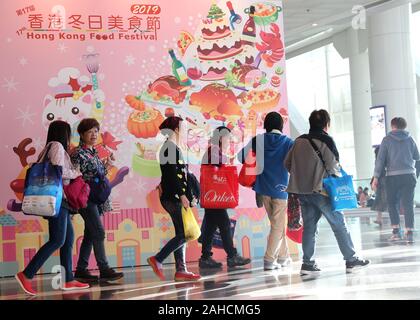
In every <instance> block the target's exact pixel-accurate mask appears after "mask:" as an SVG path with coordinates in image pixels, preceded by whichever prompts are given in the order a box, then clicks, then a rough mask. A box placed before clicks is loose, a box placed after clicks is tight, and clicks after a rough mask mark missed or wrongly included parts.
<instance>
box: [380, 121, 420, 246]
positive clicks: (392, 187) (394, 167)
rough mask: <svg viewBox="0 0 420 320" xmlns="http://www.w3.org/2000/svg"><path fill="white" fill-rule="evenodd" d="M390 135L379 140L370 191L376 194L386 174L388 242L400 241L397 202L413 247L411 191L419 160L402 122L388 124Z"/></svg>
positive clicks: (413, 143) (412, 140)
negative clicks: (380, 141)
mask: <svg viewBox="0 0 420 320" xmlns="http://www.w3.org/2000/svg"><path fill="white" fill-rule="evenodd" d="M391 128H392V131H391V132H390V133H389V134H388V135H387V136H386V137H385V138H384V139H383V140H382V143H381V146H380V148H379V154H378V158H377V159H376V163H375V173H374V179H373V181H372V188H373V189H374V190H376V187H377V185H378V178H379V177H380V174H381V172H382V171H383V170H384V169H385V170H386V180H385V184H386V195H387V199H388V209H389V216H390V219H391V227H392V236H391V238H390V241H400V240H402V232H401V228H400V214H399V208H400V206H399V198H400V197H401V203H402V207H403V209H404V216H405V230H406V240H407V243H409V244H411V243H414V237H413V230H414V208H413V207H414V204H413V202H414V189H415V187H416V182H417V179H416V174H417V172H416V171H417V170H416V169H417V168H416V164H417V163H416V162H417V161H419V160H420V155H419V151H418V149H417V145H416V142H415V141H414V139H413V138H412V137H411V136H410V133H409V132H408V131H406V130H405V129H406V128H407V122H406V121H405V119H404V118H394V119H392V120H391Z"/></svg>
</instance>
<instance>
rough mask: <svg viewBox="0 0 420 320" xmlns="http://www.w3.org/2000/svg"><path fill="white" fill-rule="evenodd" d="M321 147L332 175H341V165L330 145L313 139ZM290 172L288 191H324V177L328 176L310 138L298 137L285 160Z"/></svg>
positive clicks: (307, 192) (304, 192) (310, 192)
mask: <svg viewBox="0 0 420 320" xmlns="http://www.w3.org/2000/svg"><path fill="white" fill-rule="evenodd" d="M312 141H313V142H314V143H315V144H316V146H317V147H318V148H319V150H320V152H321V155H322V158H323V159H324V161H325V165H326V167H327V170H328V173H329V174H330V175H332V174H334V175H340V166H339V163H338V162H337V160H336V159H335V156H334V154H333V153H332V152H331V150H330V149H329V148H328V146H327V145H326V144H325V143H323V142H322V141H320V140H317V139H312ZM284 166H285V167H286V169H287V171H289V173H290V179H289V186H288V187H287V190H286V191H287V192H289V193H296V194H312V193H314V192H316V193H321V192H323V187H322V179H324V178H326V177H327V176H328V174H327V172H326V171H325V168H324V165H323V164H322V162H321V160H320V158H319V157H318V155H317V154H316V152H315V150H314V148H313V147H312V145H311V143H310V142H309V140H307V139H304V138H298V139H296V140H295V143H294V145H293V147H292V149H291V150H290V151H289V153H288V154H287V156H286V159H285V160H284Z"/></svg>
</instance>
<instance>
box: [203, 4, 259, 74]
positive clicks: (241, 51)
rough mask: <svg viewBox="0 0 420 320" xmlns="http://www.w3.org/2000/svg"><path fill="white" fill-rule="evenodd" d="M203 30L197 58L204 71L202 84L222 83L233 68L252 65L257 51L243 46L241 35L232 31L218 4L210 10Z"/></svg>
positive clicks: (204, 21)
mask: <svg viewBox="0 0 420 320" xmlns="http://www.w3.org/2000/svg"><path fill="white" fill-rule="evenodd" d="M200 29H201V36H199V37H198V39H197V57H198V60H199V61H200V64H201V70H202V71H203V75H202V76H201V80H203V81H215V80H223V79H224V77H225V73H226V72H227V71H228V70H229V67H230V66H231V65H233V64H235V63H237V64H252V63H253V61H254V58H253V56H254V53H255V50H254V48H253V47H252V46H244V45H243V44H242V40H241V35H240V34H239V33H237V32H235V31H233V30H231V28H230V26H229V22H228V19H227V18H226V16H225V13H224V12H223V11H222V10H221V9H220V8H219V7H218V6H217V5H216V4H213V5H212V6H211V8H210V10H209V13H208V15H207V19H204V20H203V21H202V24H201V27H200Z"/></svg>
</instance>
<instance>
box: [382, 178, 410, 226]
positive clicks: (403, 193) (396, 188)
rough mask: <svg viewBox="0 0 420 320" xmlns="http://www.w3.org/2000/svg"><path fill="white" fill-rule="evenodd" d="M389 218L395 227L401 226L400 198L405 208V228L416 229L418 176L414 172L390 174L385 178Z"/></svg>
mask: <svg viewBox="0 0 420 320" xmlns="http://www.w3.org/2000/svg"><path fill="white" fill-rule="evenodd" d="M385 183H386V196H387V199H388V209H389V218H390V219H391V225H392V226H393V227H397V226H398V227H399V226H400V213H399V211H400V210H399V208H400V199H401V204H402V207H403V209H404V219H405V228H406V229H407V230H413V229H414V189H415V188H416V183H417V180H416V177H415V175H413V174H404V175H399V176H388V177H386V180H385Z"/></svg>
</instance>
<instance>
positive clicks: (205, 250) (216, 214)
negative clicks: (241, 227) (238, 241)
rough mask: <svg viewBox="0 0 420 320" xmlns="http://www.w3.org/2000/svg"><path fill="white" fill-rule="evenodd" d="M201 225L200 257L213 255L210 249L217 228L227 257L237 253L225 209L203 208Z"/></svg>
mask: <svg viewBox="0 0 420 320" xmlns="http://www.w3.org/2000/svg"><path fill="white" fill-rule="evenodd" d="M203 225H204V228H203V230H202V248H201V257H202V258H204V259H205V258H209V257H211V256H212V255H213V253H212V251H211V249H212V243H213V237H214V233H215V232H216V229H217V228H219V230H220V235H221V237H222V242H223V248H224V249H225V251H226V254H227V256H228V258H231V257H233V256H235V255H236V254H237V251H236V248H235V247H234V246H233V239H232V237H231V234H230V219H229V216H228V214H227V210H226V209H204V219H203Z"/></svg>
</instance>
